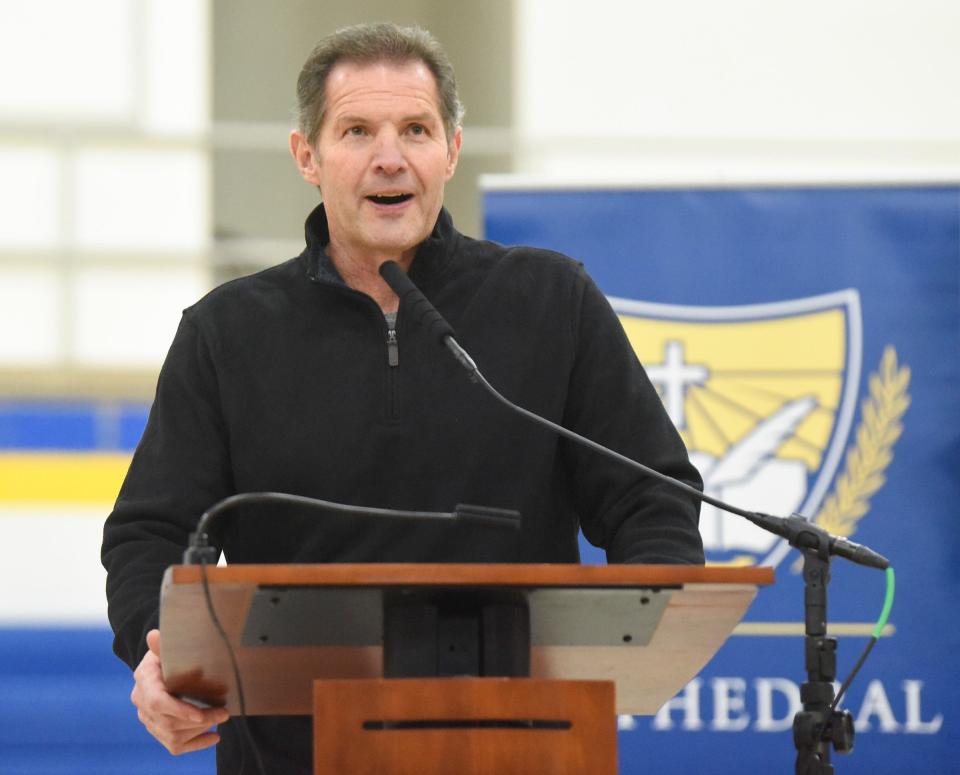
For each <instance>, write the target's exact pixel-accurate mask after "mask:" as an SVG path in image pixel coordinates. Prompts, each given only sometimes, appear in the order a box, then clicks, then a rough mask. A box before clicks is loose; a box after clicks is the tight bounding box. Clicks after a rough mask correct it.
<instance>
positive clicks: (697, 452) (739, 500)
mask: <svg viewBox="0 0 960 775" xmlns="http://www.w3.org/2000/svg"><path fill="white" fill-rule="evenodd" d="M610 301H611V303H612V304H613V307H614V309H615V310H616V311H617V313H618V314H619V316H620V320H621V322H622V323H623V327H624V330H625V331H626V333H627V336H628V338H629V339H630V342H631V344H632V345H633V348H634V350H635V351H636V353H637V356H638V357H639V358H640V362H641V363H643V365H644V367H645V368H646V370H647V374H648V375H649V377H650V379H651V381H652V382H653V384H654V385H655V386H656V388H657V390H658V392H659V393H660V396H661V398H662V400H663V402H664V405H665V406H666V409H667V412H668V414H669V415H670V418H671V419H672V420H673V423H674V425H676V427H677V429H678V430H679V431H680V435H681V436H682V437H683V440H684V442H685V443H686V445H687V449H688V450H689V451H690V457H691V460H692V461H693V463H694V465H696V466H697V468H698V469H699V470H700V473H701V474H702V476H703V479H704V489H705V490H706V492H707V493H709V494H710V495H713V496H715V497H718V498H721V499H723V500H726V501H728V502H731V503H733V504H734V505H737V506H740V507H742V508H748V509H752V510H757V511H764V512H768V513H771V514H778V515H787V514H790V513H793V512H799V513H801V514H803V515H805V516H807V517H811V516H813V515H814V514H816V512H817V510H818V509H819V507H820V504H821V503H822V502H823V499H824V496H825V494H826V491H827V488H828V487H829V485H830V482H831V481H832V480H833V477H834V475H835V473H836V471H837V467H838V465H839V463H840V461H841V457H842V455H843V451H844V448H845V447H846V444H847V439H848V437H849V434H850V427H851V424H852V421H853V416H854V413H855V409H856V397H857V389H858V385H859V383H860V370H861V360H862V350H861V343H862V337H861V322H860V300H859V295H858V294H857V292H856V291H855V290H845V291H840V292H837V293H832V294H827V295H824V296H816V297H811V298H807V299H796V300H791V301H783V302H776V303H772V304H759V305H748V306H736V307H687V306H674V305H664V304H653V303H647V302H638V301H631V300H628V299H611V300H610ZM700 532H701V534H702V536H703V542H704V548H705V550H706V552H707V558H708V560H709V561H711V562H722V563H738V564H743V563H760V564H763V565H773V566H776V565H777V564H778V563H779V562H780V561H781V560H782V559H783V557H784V556H785V555H786V553H787V552H788V551H789V546H788V545H787V544H786V542H785V541H783V539H780V538H778V537H776V536H773V535H770V534H769V533H766V532H764V531H762V530H761V529H760V528H758V527H756V526H754V525H753V524H751V523H749V522H747V521H746V520H744V519H742V518H740V517H737V516H734V515H732V514H727V513H726V512H722V511H720V510H719V509H716V508H715V507H713V506H710V505H708V504H703V506H702V508H701V517H700Z"/></svg>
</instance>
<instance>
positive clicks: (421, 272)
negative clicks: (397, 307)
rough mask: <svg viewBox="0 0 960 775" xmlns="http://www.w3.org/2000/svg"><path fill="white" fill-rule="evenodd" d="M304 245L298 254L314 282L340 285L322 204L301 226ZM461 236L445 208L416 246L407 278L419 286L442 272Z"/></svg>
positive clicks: (341, 279)
mask: <svg viewBox="0 0 960 775" xmlns="http://www.w3.org/2000/svg"><path fill="white" fill-rule="evenodd" d="M304 231H305V236H306V241H307V247H306V249H305V250H304V251H303V253H301V254H300V262H301V264H302V265H303V267H304V269H305V271H306V273H307V277H309V278H310V279H311V280H314V281H316V282H328V283H335V284H337V285H343V284H344V282H343V278H341V277H340V273H339V272H338V271H337V268H336V267H335V266H334V265H333V261H331V260H330V256H329V255H327V251H326V247H327V245H329V244H330V230H329V227H328V226H327V213H326V211H325V210H324V208H323V204H322V203H321V204H319V205H317V206H316V207H315V208H314V210H313V212H312V213H310V215H309V216H307V221H306V224H305V227H304ZM459 237H460V235H459V234H458V233H457V230H456V229H455V228H454V226H453V219H452V218H451V217H450V213H449V212H447V209H446V208H445V207H444V208H442V209H441V210H440V215H439V216H437V222H436V224H435V225H434V227H433V231H432V232H431V233H430V236H429V237H427V238H426V239H425V240H424V241H423V242H421V243H420V245H419V246H418V247H417V252H416V254H415V255H414V257H413V263H412V264H411V265H410V279H411V280H413V282H414V283H416V284H418V285H420V284H424V283H429V282H430V281H431V280H432V279H434V278H436V277H439V276H440V275H442V274H444V273H445V272H446V270H447V269H448V268H449V266H450V264H451V263H452V261H453V256H454V254H455V251H454V246H455V243H456V241H457V240H458V239H459Z"/></svg>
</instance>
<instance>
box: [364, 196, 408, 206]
mask: <svg viewBox="0 0 960 775" xmlns="http://www.w3.org/2000/svg"><path fill="white" fill-rule="evenodd" d="M367 199H369V200H370V201H371V202H373V203H374V204H378V205H398V204H400V203H402V202H406V201H407V200H408V199H413V194H374V195H372V196H368V197H367Z"/></svg>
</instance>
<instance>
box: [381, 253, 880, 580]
mask: <svg viewBox="0 0 960 775" xmlns="http://www.w3.org/2000/svg"><path fill="white" fill-rule="evenodd" d="M380 275H381V276H382V277H383V279H384V280H385V281H386V283H387V285H389V286H390V288H391V289H392V290H393V292H394V293H396V294H397V296H398V297H399V298H400V304H401V305H403V306H405V308H406V309H407V311H409V312H410V314H412V316H413V317H414V319H415V320H416V321H417V322H418V323H422V324H424V325H426V326H428V333H429V335H430V336H432V337H434V338H436V339H437V340H438V341H439V342H440V343H442V344H443V345H445V346H446V347H447V349H449V350H450V352H451V353H453V356H454V357H455V358H456V359H457V361H458V362H459V363H460V364H461V365H462V366H463V367H464V368H465V369H466V370H467V372H468V373H469V374H470V379H471V380H472V381H474V382H478V383H480V384H481V385H482V386H483V387H484V389H486V390H487V392H488V393H490V395H492V396H493V397H494V398H496V399H497V400H498V401H499V402H500V403H502V404H503V405H504V406H506V407H508V408H509V409H510V410H511V411H514V412H516V413H518V414H520V415H522V416H523V417H526V418H527V419H528V420H530V421H532V422H535V423H537V424H538V425H543V426H546V427H548V428H550V429H551V430H553V431H554V432H556V433H558V434H559V435H561V436H563V437H564V438H567V439H570V440H571V441H574V442H576V443H578V444H581V445H583V446H585V447H588V448H590V449H592V450H594V451H595V452H598V453H600V454H602V455H606V456H607V457H610V458H613V459H614V460H617V461H619V462H620V463H622V464H624V465H626V466H628V467H629V468H632V469H633V470H635V471H639V472H641V473H643V474H646V475H647V476H652V477H653V478H655V479H659V480H660V481H661V482H665V483H667V484H669V485H670V486H672V487H676V488H678V489H680V490H682V491H683V492H685V493H687V494H688V495H692V496H693V497H695V498H697V499H698V500H701V501H703V502H704V503H709V504H710V505H711V506H716V507H717V508H718V509H722V510H724V511H727V512H730V513H731V514H736V515H737V516H740V517H743V518H744V519H747V520H749V521H750V522H752V523H753V524H755V525H757V526H758V527H760V528H762V529H764V530H766V531H768V532H771V533H774V534H775V535H779V536H782V537H783V538H785V539H787V541H788V542H789V543H790V544H791V545H792V546H795V547H797V548H799V549H817V550H818V551H820V552H826V553H827V554H830V555H837V556H840V557H844V558H846V559H848V560H850V561H851V562H854V563H857V564H859V565H867V566H869V567H873V568H879V569H881V570H883V569H885V568H887V567H889V565H890V561H889V560H887V558H886V557H884V556H882V555H880V554H878V553H877V552H874V551H873V550H872V549H869V548H868V547H866V546H863V545H861V544H857V543H854V542H853V541H849V540H847V539H845V538H841V537H839V536H835V535H832V534H830V533H828V532H827V531H826V530H824V529H823V528H821V527H819V526H818V525H815V524H813V523H812V522H810V521H809V520H807V519H806V518H805V517H803V516H802V515H799V514H793V515H791V516H790V517H776V516H772V515H770V514H763V513H760V512H756V511H747V510H746V509H741V508H738V507H736V506H733V505H731V504H729V503H726V502H725V501H722V500H720V499H719V498H714V497H712V496H710V495H707V494H705V493H703V492H701V491H700V490H698V489H697V488H696V487H691V486H690V485H689V484H687V483H686V482H681V481H680V480H679V479H674V478H673V477H672V476H667V475H666V474H663V473H661V472H660V471H657V470H656V469H653V468H650V467H649V466H645V465H644V464H643V463H640V462H638V461H636V460H633V459H631V458H629V457H627V456H626V455H621V454H620V453H619V452H616V451H614V450H612V449H609V448H607V447H605V446H603V445H602V444H598V443H597V442H595V441H593V440H591V439H588V438H586V437H585V436H581V435H580V434H579V433H576V432H574V431H571V430H570V429H569V428H564V427H563V426H562V425H558V424H557V423H555V422H552V421H550V420H548V419H546V418H545V417H541V416H540V415H538V414H535V413H534V412H531V411H530V410H528V409H524V408H523V407H522V406H518V405H517V404H515V403H513V402H512V401H510V400H509V399H508V398H505V397H504V396H503V395H501V394H500V392H499V391H497V389H496V388H494V387H493V385H491V384H490V383H489V382H488V381H487V379H486V378H485V377H484V376H483V374H482V373H481V372H480V369H479V368H478V367H477V364H476V363H475V362H474V361H473V359H472V358H471V357H470V355H469V354H468V353H467V351H466V350H464V349H463V347H461V346H460V344H459V343H458V342H457V341H456V339H455V338H454V336H455V334H454V330H453V327H452V326H451V325H450V324H449V323H448V322H447V321H446V320H445V319H444V317H443V316H442V315H441V314H440V312H439V311H438V310H437V308H436V307H434V306H433V304H431V303H430V301H429V299H427V297H426V296H424V295H423V293H422V292H421V291H420V289H419V288H417V286H416V285H414V284H413V281H412V280H411V279H410V278H409V276H408V275H407V273H406V272H405V271H404V270H403V268H402V267H401V266H400V265H399V264H397V263H396V262H395V261H386V262H385V263H383V264H381V266H380Z"/></svg>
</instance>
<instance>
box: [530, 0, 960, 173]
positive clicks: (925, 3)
mask: <svg viewBox="0 0 960 775" xmlns="http://www.w3.org/2000/svg"><path fill="white" fill-rule="evenodd" d="M517 15H518V16H517V25H516V28H517V33H516V34H517V41H516V50H517V72H518V79H519V82H518V88H517V95H518V97H517V106H516V116H517V138H518V139H517V145H518V148H517V150H518V157H517V158H518V164H519V168H520V171H522V172H528V173H547V174H554V175H575V176H593V177H597V176H600V177H605V176H617V177H620V176H622V177H630V176H636V175H641V176H644V177H650V176H654V177H656V176H660V177H667V178H669V177H671V176H674V175H676V176H680V177H684V176H687V177H697V176H700V177H706V178H711V177H713V178H719V179H723V178H728V177H738V176H747V177H749V176H750V175H755V176H763V177H766V176H769V175H771V174H774V173H785V174H787V175H791V176H795V177H796V176H799V177H805V176H809V175H815V174H819V173H821V172H827V173H831V174H836V173H838V171H856V170H873V171H879V172H881V173H882V172H883V171H885V170H893V171H897V170H900V171H903V170H907V169H911V170H914V171H916V170H920V169H926V170H937V169H939V170H941V171H942V170H944V169H945V168H947V167H950V166H953V168H954V169H956V167H957V165H958V164H960V97H958V95H960V45H958V40H960V3H958V2H956V0H805V1H804V2H788V1H787V0H724V1H723V2H715V0H671V2H663V1H662V0H660V1H653V0H642V1H638V2H629V1H627V0H591V2H583V0H518V2H517Z"/></svg>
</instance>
